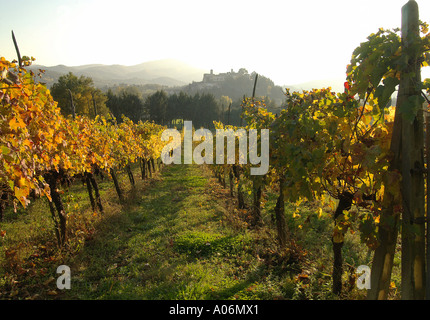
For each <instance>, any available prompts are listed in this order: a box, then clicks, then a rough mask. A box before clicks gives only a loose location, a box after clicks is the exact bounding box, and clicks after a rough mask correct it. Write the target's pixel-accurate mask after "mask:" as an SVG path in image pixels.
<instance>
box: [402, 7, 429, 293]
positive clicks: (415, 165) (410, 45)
mask: <svg viewBox="0 0 430 320" xmlns="http://www.w3.org/2000/svg"><path fill="white" fill-rule="evenodd" d="M419 40H420V31H419V14H418V4H417V3H416V2H415V1H413V0H410V1H409V2H408V3H407V4H406V5H404V6H403V7H402V46H403V50H404V53H403V54H405V55H406V57H407V59H408V61H407V66H406V67H405V70H404V72H402V75H401V78H400V86H399V93H398V98H397V99H398V100H399V102H398V103H399V104H398V105H399V106H400V108H401V109H402V112H401V115H402V136H401V174H402V183H401V194H402V204H403V213H402V232H401V233H402V262H401V266H402V287H401V290H402V299H405V300H411V299H424V296H425V266H424V263H425V224H424V221H425V210H424V209H425V204H424V202H425V200H424V197H425V194H424V174H423V169H424V119H423V108H422V98H421V65H420V62H419V56H420V53H419V50H417V45H416V44H417V43H418V41H419ZM411 113H412V114H413V117H410V114H411Z"/></svg>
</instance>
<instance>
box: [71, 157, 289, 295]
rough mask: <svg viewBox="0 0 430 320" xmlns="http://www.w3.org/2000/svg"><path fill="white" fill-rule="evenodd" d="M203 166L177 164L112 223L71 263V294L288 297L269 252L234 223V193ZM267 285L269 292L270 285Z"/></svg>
mask: <svg viewBox="0 0 430 320" xmlns="http://www.w3.org/2000/svg"><path fill="white" fill-rule="evenodd" d="M202 170H203V169H202V167H199V166H196V165H191V166H186V165H175V166H169V167H166V168H165V169H164V172H163V174H162V178H161V180H159V181H157V182H156V183H154V185H152V186H151V187H150V188H147V189H146V190H145V192H143V193H140V194H139V196H136V198H135V200H134V203H131V204H130V205H129V207H128V208H127V210H126V212H124V213H121V214H118V215H115V216H113V217H112V219H113V220H111V221H105V223H104V227H103V228H102V229H101V230H103V231H101V232H98V234H97V235H96V236H95V237H94V239H93V240H91V241H90V242H88V243H87V245H86V246H85V247H84V249H83V250H82V252H81V253H80V254H79V255H77V256H76V257H75V258H74V259H73V261H71V264H72V266H73V267H72V270H75V271H74V272H73V288H72V289H71V290H70V291H68V292H67V294H65V295H64V296H63V298H67V299H181V300H182V299H245V298H252V299H259V298H260V299H261V298H277V297H282V294H283V293H282V291H281V286H280V285H279V283H278V281H277V278H276V277H274V276H273V275H272V276H271V275H270V270H269V269H270V267H269V266H267V265H266V264H265V263H264V260H262V259H260V260H259V259H257V258H256V256H255V252H256V250H263V249H262V248H260V247H259V246H258V242H256V241H255V239H254V238H253V237H254V235H253V234H251V233H250V232H249V231H248V230H247V229H242V230H237V229H235V228H232V227H229V226H228V225H227V224H226V222H225V216H226V215H228V214H229V212H228V209H227V207H226V205H225V203H224V202H225V201H229V197H228V195H227V192H224V191H223V190H222V189H221V188H220V186H219V185H218V184H216V183H214V181H213V179H211V178H210V177H209V176H208V173H207V172H206V173H205V172H203V171H202ZM266 289H267V290H266Z"/></svg>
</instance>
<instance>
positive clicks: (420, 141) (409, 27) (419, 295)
mask: <svg viewBox="0 0 430 320" xmlns="http://www.w3.org/2000/svg"><path fill="white" fill-rule="evenodd" d="M401 38H402V39H401V45H402V55H404V57H405V64H404V66H402V69H401V73H400V84H399V91H398V95H397V104H396V114H395V119H394V127H393V134H392V139H391V147H390V149H391V152H392V154H393V157H392V160H391V163H390V168H389V171H391V172H394V171H397V172H399V173H400V174H401V179H402V181H401V184H400V193H401V199H402V200H401V201H402V203H401V207H402V216H401V217H400V215H399V214H398V213H397V212H396V211H397V210H395V207H396V206H398V205H399V204H400V203H396V201H395V199H394V198H393V195H392V194H390V192H387V190H386V191H385V193H384V198H383V199H384V200H383V201H384V204H383V211H382V214H381V220H380V223H379V231H378V239H379V243H380V244H379V246H378V248H376V250H375V254H374V258H373V263H372V272H371V279H370V280H371V288H370V290H369V291H368V295H367V298H368V299H372V300H373V299H380V300H382V299H387V297H388V292H389V286H390V279H391V272H392V268H393V260H394V253H395V248H396V242H397V236H398V228H399V223H400V220H401V237H402V247H401V254H402V258H401V260H402V261H401V269H402V271H401V279H402V281H401V282H402V284H401V296H402V299H404V300H410V299H423V298H424V296H425V224H424V222H425V211H424V209H425V203H424V202H425V200H424V199H425V194H424V170H423V169H424V119H423V108H422V98H421V65H420V62H419V56H420V53H419V50H418V48H419V46H417V43H418V41H419V40H420V33H419V14H418V4H417V3H416V2H415V1H414V0H410V1H409V2H408V3H406V4H405V5H404V6H403V7H402V28H401ZM400 218H401V219H400Z"/></svg>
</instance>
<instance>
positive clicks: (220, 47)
mask: <svg viewBox="0 0 430 320" xmlns="http://www.w3.org/2000/svg"><path fill="white" fill-rule="evenodd" d="M1 1H2V2H1V10H2V16H1V19H0V43H1V47H0V56H4V57H6V58H7V59H9V60H12V59H15V58H16V54H15V50H14V46H13V42H12V39H11V30H14V33H15V36H16V38H17V41H18V43H19V47H20V51H21V54H22V55H28V56H34V57H35V58H36V62H35V63H37V64H42V65H46V66H53V65H57V64H64V65H68V66H75V65H82V64H91V63H102V64H124V65H133V64H138V63H142V62H146V61H150V60H158V59H164V58H173V59H178V60H182V61H184V62H187V63H189V64H191V65H193V66H196V67H201V68H204V69H207V70H209V69H214V72H215V73H219V72H226V71H230V69H232V68H233V69H234V70H236V71H237V70H238V69H239V68H241V67H244V68H246V69H247V70H248V71H249V72H252V71H256V72H258V73H260V74H262V75H264V76H267V77H269V78H271V79H272V80H273V81H274V82H275V83H276V84H279V85H283V84H296V83H301V82H305V81H310V80H318V79H326V78H341V79H343V78H344V77H345V70H346V65H347V64H348V63H349V61H350V58H351V54H352V51H353V50H354V49H355V48H356V47H357V46H358V45H359V44H360V42H363V41H365V40H366V37H367V36H368V35H369V34H371V33H373V32H376V31H377V30H378V28H379V27H383V28H395V27H399V26H400V22H401V7H402V6H403V5H404V4H405V3H406V2H407V0H360V1H350V0H326V1H321V0H296V1H290V0H283V1H279V0H276V1H273V0H260V1H253V0H247V1H242V0H228V1H226V0H216V1H205V0H200V1H194V0H182V1H178V0H156V1H147V0H141V1H137V0H136V1H135V0H119V1H110V0H103V1H101V0H100V1H99V0H85V1H84V0H38V1H34V0H31V1H30V0H15V1H5V0H1ZM417 2H418V5H419V7H420V13H421V14H420V19H421V20H423V21H426V22H430V1H429V0H417ZM424 74H425V73H424Z"/></svg>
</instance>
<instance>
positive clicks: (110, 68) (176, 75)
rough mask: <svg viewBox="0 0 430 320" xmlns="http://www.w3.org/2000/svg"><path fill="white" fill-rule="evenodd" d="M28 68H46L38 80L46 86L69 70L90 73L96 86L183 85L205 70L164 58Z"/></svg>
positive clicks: (197, 79)
mask: <svg viewBox="0 0 430 320" xmlns="http://www.w3.org/2000/svg"><path fill="white" fill-rule="evenodd" d="M30 69H32V70H35V71H37V70H38V69H42V70H45V73H44V75H43V76H42V79H41V81H42V82H45V83H46V84H47V86H48V87H50V86H51V85H52V84H53V83H55V82H57V80H58V78H59V77H60V76H61V75H63V74H67V73H69V72H72V73H73V74H75V75H77V76H81V75H83V76H86V77H91V78H92V79H93V81H94V85H95V86H96V87H105V86H112V85H117V84H126V85H145V84H158V85H163V86H169V87H172V86H183V85H186V84H188V83H190V82H192V81H201V79H202V77H203V74H204V73H205V72H207V70H204V69H199V68H195V67H192V66H190V65H188V64H186V63H183V62H181V61H177V60H173V59H164V60H157V61H150V62H144V63H141V64H137V65H133V66H123V65H103V64H89V65H82V66H65V65H58V66H51V67H47V66H41V65H33V66H31V67H30Z"/></svg>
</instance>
